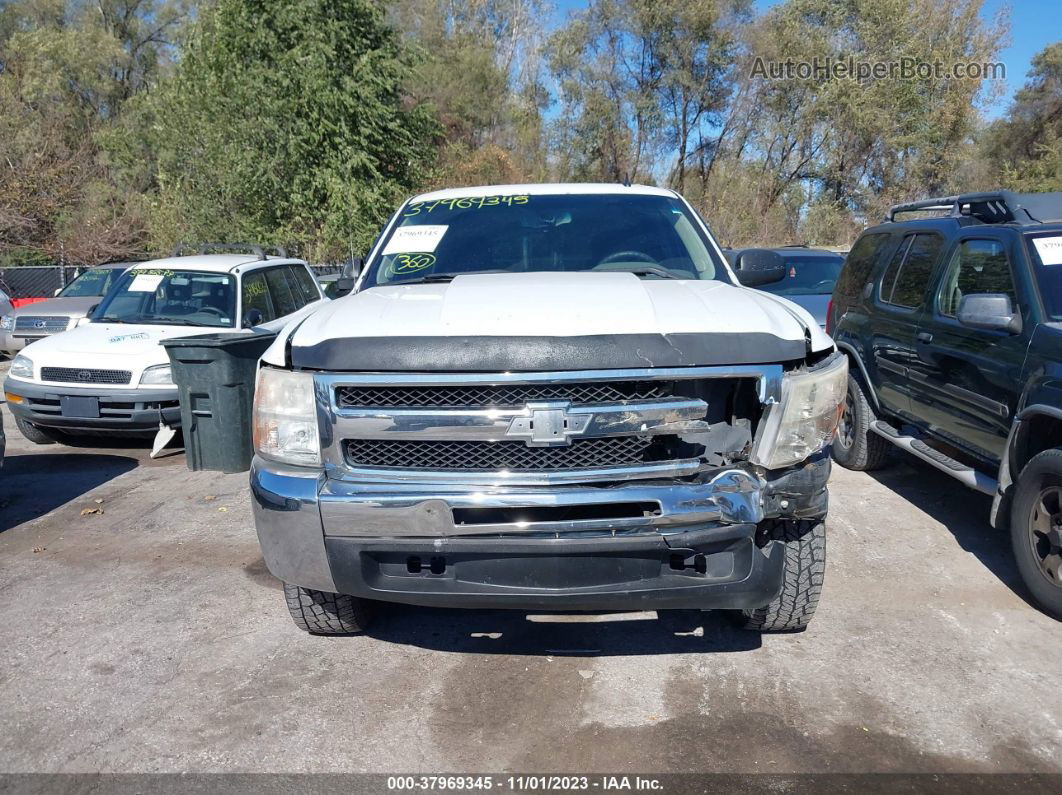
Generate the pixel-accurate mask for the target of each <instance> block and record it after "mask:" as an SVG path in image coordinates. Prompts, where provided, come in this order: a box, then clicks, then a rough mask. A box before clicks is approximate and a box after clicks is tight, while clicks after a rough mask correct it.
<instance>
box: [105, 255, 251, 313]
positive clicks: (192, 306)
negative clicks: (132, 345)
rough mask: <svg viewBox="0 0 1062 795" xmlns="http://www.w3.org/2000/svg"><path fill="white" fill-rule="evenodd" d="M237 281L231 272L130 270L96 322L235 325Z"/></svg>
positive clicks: (118, 284) (111, 295)
mask: <svg viewBox="0 0 1062 795" xmlns="http://www.w3.org/2000/svg"><path fill="white" fill-rule="evenodd" d="M234 285H235V281H234V279H233V277H232V276H230V275H229V274H227V273H202V272H199V271H172V270H167V269H156V268H139V269H137V270H133V271H127V272H126V273H125V274H124V275H123V276H122V277H121V279H119V281H118V283H117V284H116V285H115V288H114V290H113V291H112V292H111V293H110V294H109V295H108V296H107V298H105V299H104V300H103V302H102V303H101V304H100V306H99V308H98V309H97V310H96V312H95V314H93V316H92V319H93V321H94V322H103V323H151V324H157V325H175V326H217V327H231V326H232V325H233V319H234V318H235V317H236V290H235V286H234Z"/></svg>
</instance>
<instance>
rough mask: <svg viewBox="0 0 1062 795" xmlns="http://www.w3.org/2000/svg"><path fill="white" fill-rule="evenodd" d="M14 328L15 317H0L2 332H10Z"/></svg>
mask: <svg viewBox="0 0 1062 795" xmlns="http://www.w3.org/2000/svg"><path fill="white" fill-rule="evenodd" d="M14 327H15V316H14V315H4V316H3V317H0V329H3V330H4V331H11V330H12V329H13V328H14Z"/></svg>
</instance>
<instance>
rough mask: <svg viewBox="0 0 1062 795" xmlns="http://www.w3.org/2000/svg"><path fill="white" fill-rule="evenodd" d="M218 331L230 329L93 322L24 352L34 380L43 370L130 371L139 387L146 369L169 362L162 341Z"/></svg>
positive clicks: (29, 346)
mask: <svg viewBox="0 0 1062 795" xmlns="http://www.w3.org/2000/svg"><path fill="white" fill-rule="evenodd" d="M215 331H226V329H218V328H204V327H201V326H200V327H189V326H156V325H151V324H142V325H140V324H132V323H89V324H87V325H84V326H79V327H78V328H75V329H71V330H70V331H64V332H63V333H61V334H56V335H54V336H52V337H45V338H44V339H42V340H39V341H37V342H34V343H32V344H30V345H27V346H26V347H25V348H23V349H22V350H21V351H20V353H21V354H22V355H23V356H26V357H27V358H29V359H30V360H31V361H32V362H33V371H34V376H35V379H34V380H39V377H40V372H41V368H42V367H81V368H99V369H102V370H111V369H113V370H129V371H131V372H132V373H133V378H132V381H131V383H133V384H137V383H139V380H140V373H141V372H142V371H143V370H144V369H145V368H147V367H152V366H154V365H159V364H168V363H169V357H168V356H167V354H166V349H165V348H163V347H162V346H161V345H160V344H159V342H160V341H161V340H163V339H168V338H171V337H192V336H196V335H198V334H210V333H211V332H215ZM94 386H96V385H94ZM100 386H102V385H100Z"/></svg>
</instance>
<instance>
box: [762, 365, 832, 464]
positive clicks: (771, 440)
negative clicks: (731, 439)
mask: <svg viewBox="0 0 1062 795" xmlns="http://www.w3.org/2000/svg"><path fill="white" fill-rule="evenodd" d="M847 389H848V359H847V357H845V356H844V354H841V353H835V354H834V355H833V358H832V359H830V360H829V361H827V363H826V364H825V365H821V366H820V367H819V368H818V369H815V370H805V371H801V372H795V373H787V374H786V375H785V376H784V377H783V379H782V399H781V401H780V403H779V405H776V406H774V407H773V408H772V409H771V411H770V413H769V414H768V416H767V417H766V419H765V420H764V427H763V428H762V429H761V430H760V434H759V438H758V439H757V440H756V445H755V447H754V448H753V451H752V455H751V456H750V460H751V461H752V463H754V464H759V465H760V466H763V467H766V468H767V469H779V468H781V467H786V466H792V465H793V464H798V463H800V462H801V461H803V460H804V459H806V458H807V457H808V456H810V455H812V454H813V453H817V452H818V451H819V450H821V449H822V448H824V447H825V446H826V445H828V444H829V443H830V441H831V440H832V439H833V434H834V432H835V431H836V430H837V421H838V420H839V419H840V416H841V408H842V406H843V405H844V396H845V391H846V390H847Z"/></svg>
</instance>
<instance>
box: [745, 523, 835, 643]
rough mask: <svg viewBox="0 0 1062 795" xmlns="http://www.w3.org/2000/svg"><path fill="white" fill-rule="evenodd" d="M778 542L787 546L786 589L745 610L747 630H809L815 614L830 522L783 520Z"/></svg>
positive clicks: (823, 570)
mask: <svg viewBox="0 0 1062 795" xmlns="http://www.w3.org/2000/svg"><path fill="white" fill-rule="evenodd" d="M780 528H781V531H782V532H781V535H780V536H778V537H776V540H775V542H774V543H776V544H784V545H785V564H784V566H783V569H782V592H781V593H780V594H778V596H776V597H775V598H774V600H773V601H772V602H771V603H770V604H768V605H766V606H765V607H761V608H759V609H757V610H745V611H743V612H744V614H745V629H754V630H757V631H759V632H793V631H797V630H802V629H805V628H806V627H807V625H808V623H809V622H810V621H811V617H812V616H814V615H815V608H816V607H818V604H819V594H820V593H821V591H822V580H823V577H824V576H825V574H826V525H825V523H824V522H822V521H821V520H819V521H810V522H800V521H784V522H781V523H780Z"/></svg>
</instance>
